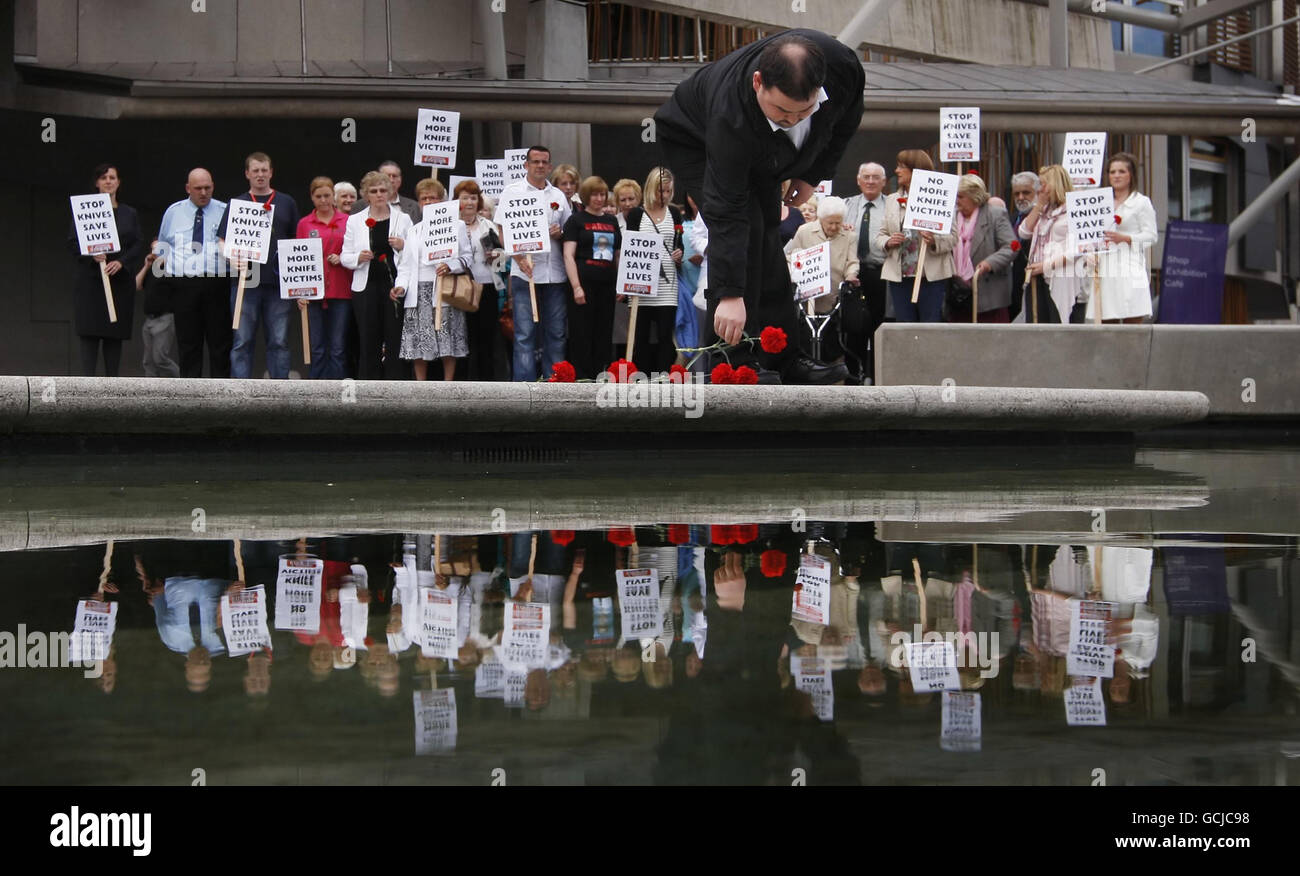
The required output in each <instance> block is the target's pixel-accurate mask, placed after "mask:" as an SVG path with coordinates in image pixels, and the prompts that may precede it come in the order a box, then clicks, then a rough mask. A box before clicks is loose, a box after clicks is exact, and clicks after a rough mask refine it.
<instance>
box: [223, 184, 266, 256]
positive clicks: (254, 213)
mask: <svg viewBox="0 0 1300 876" xmlns="http://www.w3.org/2000/svg"><path fill="white" fill-rule="evenodd" d="M268 208H270V209H268ZM274 219H275V205H274V204H271V203H266V204H261V203H258V202H257V201H244V200H240V199H232V200H231V202H230V214H229V215H228V216H227V217H226V237H225V240H226V245H225V247H224V248H223V249H222V251H221V254H222V255H224V256H225V257H226V258H228V259H235V258H242V259H244V260H245V261H250V262H257V263H258V264H259V265H264V264H266V263H267V261H268V260H270V258H271V230H272V228H273V227H274Z"/></svg>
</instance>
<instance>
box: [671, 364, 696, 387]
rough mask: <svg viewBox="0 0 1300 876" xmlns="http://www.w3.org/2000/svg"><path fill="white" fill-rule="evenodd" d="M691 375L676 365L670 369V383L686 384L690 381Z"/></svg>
mask: <svg viewBox="0 0 1300 876" xmlns="http://www.w3.org/2000/svg"><path fill="white" fill-rule="evenodd" d="M690 373H691V372H689V371H687V370H686V369H685V368H684V367H682V366H681V365H674V366H673V367H672V368H669V369H668V381H669V382H670V383H686V382H687V381H688V380H690Z"/></svg>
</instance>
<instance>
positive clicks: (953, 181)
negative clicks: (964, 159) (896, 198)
mask: <svg viewBox="0 0 1300 876" xmlns="http://www.w3.org/2000/svg"><path fill="white" fill-rule="evenodd" d="M959 182H961V178H960V177H959V176H957V174H955V173H937V172H935V171H932V170H914V171H912V184H911V186H909V187H908V190H907V213H906V215H905V217H904V219H903V230H904V231H932V232H934V233H935V234H947V233H948V232H950V231H951V230H952V216H953V213H954V212H955V211H956V209H957V184H958V183H959Z"/></svg>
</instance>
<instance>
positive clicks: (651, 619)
mask: <svg viewBox="0 0 1300 876" xmlns="http://www.w3.org/2000/svg"><path fill="white" fill-rule="evenodd" d="M614 579H615V581H616V582H617V584H618V605H619V608H620V609H621V611H622V613H623V627H622V630H623V638H624V639H626V640H628V641H635V640H636V639H657V638H659V637H660V636H662V635H663V633H664V615H663V612H662V611H661V610H660V608H659V570H658V569H617V570H615V572H614Z"/></svg>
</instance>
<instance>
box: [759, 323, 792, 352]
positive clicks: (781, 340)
mask: <svg viewBox="0 0 1300 876" xmlns="http://www.w3.org/2000/svg"><path fill="white" fill-rule="evenodd" d="M758 340H759V344H760V345H762V347H763V352H764V353H779V352H781V351H782V350H784V349H785V345H786V336H785V329H781V328H777V327H776V326H772V325H769V326H768V327H767V328H765V329H763V332H762V334H760V335H759V336H758Z"/></svg>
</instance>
